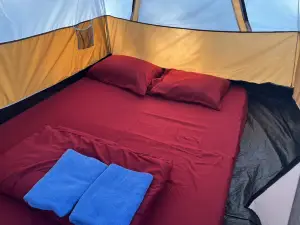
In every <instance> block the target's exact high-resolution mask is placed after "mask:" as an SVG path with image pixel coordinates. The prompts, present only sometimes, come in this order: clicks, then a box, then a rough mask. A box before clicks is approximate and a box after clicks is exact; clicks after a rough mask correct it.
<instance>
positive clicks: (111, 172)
mask: <svg viewBox="0 0 300 225" xmlns="http://www.w3.org/2000/svg"><path fill="white" fill-rule="evenodd" d="M152 180H153V176H152V175H151V174H148V173H140V172H135V171H132V170H128V169H125V168H123V167H120V166H118V165H115V164H111V165H110V166H109V167H108V168H107V169H106V170H105V171H104V172H103V173H102V174H101V175H100V177H99V178H98V179H97V180H96V181H95V182H94V183H93V184H92V185H91V186H90V187H89V189H88V190H87V191H86V192H85V193H84V195H83V196H82V197H81V198H80V200H79V202H78V204H77V205H76V206H75V208H74V210H73V212H72V213H71V216H70V221H71V222H72V223H73V224H75V225H79V224H80V225H82V224H86V225H99V224H103V225H108V224H109V225H129V224H130V222H131V220H132V218H133V217H134V214H135V213H136V211H137V210H138V208H139V206H140V204H141V203H142V201H143V199H144V196H145V194H146V192H147V190H148V188H149V186H150V184H151V182H152Z"/></svg>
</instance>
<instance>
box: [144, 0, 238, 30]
mask: <svg viewBox="0 0 300 225" xmlns="http://www.w3.org/2000/svg"><path fill="white" fill-rule="evenodd" d="M154 9H155V10H154ZM220 18H222V19H220ZM139 22H144V23H150V24H156V25H163V26H170V27H182V28H190V29H200V30H218V31H239V27H238V24H237V20H236V18H235V13H234V10H233V7H232V2H231V0H213V1H212V0H201V1H199V0H189V1H183V0H164V1H161V0H151V1H149V0H141V5H140V10H139Z"/></svg>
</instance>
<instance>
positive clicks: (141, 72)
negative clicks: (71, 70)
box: [87, 55, 163, 95]
mask: <svg viewBox="0 0 300 225" xmlns="http://www.w3.org/2000/svg"><path fill="white" fill-rule="evenodd" d="M162 72H163V69H162V68H160V67H158V66H155V65H153V64H151V63H149V62H146V61H143V60H141V59H137V58H133V57H129V56H122V55H113V56H110V57H108V58H107V59H105V60H103V61H101V62H99V63H97V64H95V65H94V66H92V67H91V68H90V69H89V71H88V73H87V76H88V77H91V78H93V79H96V80H98V81H101V82H104V83H108V84H112V85H115V86H118V87H121V88H125V89H129V90H131V91H133V92H134V93H136V94H139V95H145V94H146V91H147V88H148V85H149V84H150V83H151V80H152V79H153V78H156V77H159V76H160V75H161V74H162Z"/></svg>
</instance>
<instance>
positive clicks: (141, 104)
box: [0, 78, 247, 225]
mask: <svg viewBox="0 0 300 225" xmlns="http://www.w3.org/2000/svg"><path fill="white" fill-rule="evenodd" d="M246 111H247V97H246V92H245V90H244V89H242V88H239V87H232V88H231V89H230V91H229V92H228V94H227V95H226V96H225V97H224V100H223V103H222V109H221V111H215V110H212V109H209V108H206V107H203V106H201V105H194V104H186V103H179V102H173V101H169V100H164V99H160V98H154V97H151V96H147V97H145V98H142V97H139V96H136V95H134V94H132V93H130V92H128V91H124V90H122V89H119V88H117V87H113V86H110V85H106V84H103V83H99V82H97V81H93V80H90V79H88V78H84V79H82V80H80V81H79V82H77V83H75V84H73V85H72V86H70V87H68V88H66V89H65V90H63V91H62V92H60V93H58V94H56V95H55V96H53V97H51V98H50V99H48V100H46V101H44V102H43V103H41V104H39V105H37V106H35V107H33V108H32V109H30V110H28V111H26V112H25V113H23V114H21V115H20V116H18V117H16V118H14V119H13V120H11V121H9V122H7V123H5V124H4V125H1V126H0V137H4V138H3V142H2V143H1V146H0V152H1V151H6V150H8V149H9V148H10V147H11V146H13V145H14V144H16V143H18V142H20V141H21V140H22V139H23V138H25V137H27V136H29V135H31V134H33V133H34V132H37V131H39V130H41V129H43V127H44V125H51V126H52V127H55V126H65V127H70V128H73V129H76V130H79V131H83V132H86V133H90V134H92V135H94V136H97V137H101V138H105V139H108V140H110V141H114V142H117V143H118V144H119V145H122V146H124V147H128V148H131V149H133V150H135V151H137V152H141V153H147V154H151V155H153V156H155V157H159V158H164V159H166V160H171V161H173V169H172V173H171V180H172V181H173V183H172V187H171V189H168V191H166V193H164V197H163V198H161V199H159V200H158V201H157V206H156V210H155V211H154V212H153V215H152V216H151V218H149V221H148V224H149V225H150V224H151V225H160V224H164V225H171V224H172V225H173V224H175V225H181V224H182V225H186V224H189V225H194V224H195V225H199V224H201V225H220V224H222V222H223V215H224V209H225V203H226V198H227V193H228V188H229V184H230V180H231V173H232V169H233V165H234V160H235V157H236V155H237V153H238V150H239V139H240V136H241V133H242V131H243V126H244V121H245V117H246Z"/></svg>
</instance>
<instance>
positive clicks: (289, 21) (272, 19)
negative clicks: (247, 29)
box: [245, 0, 300, 32]
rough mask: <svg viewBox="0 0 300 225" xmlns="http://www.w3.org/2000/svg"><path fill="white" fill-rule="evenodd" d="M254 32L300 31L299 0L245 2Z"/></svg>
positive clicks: (251, 0) (246, 0)
mask: <svg viewBox="0 0 300 225" xmlns="http://www.w3.org/2000/svg"><path fill="white" fill-rule="evenodd" d="M245 6H246V10H247V14H248V19H249V22H250V26H251V28H252V31H271V32H272V31H300V30H299V26H298V24H299V1H298V0H272V1H266V0H245Z"/></svg>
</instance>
